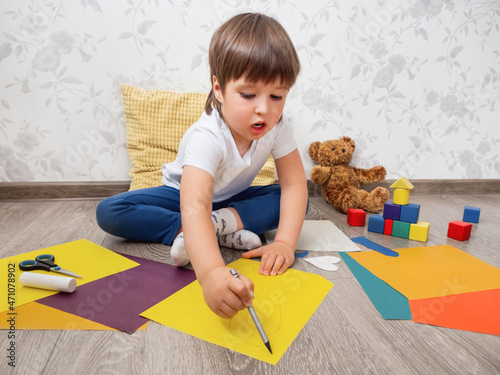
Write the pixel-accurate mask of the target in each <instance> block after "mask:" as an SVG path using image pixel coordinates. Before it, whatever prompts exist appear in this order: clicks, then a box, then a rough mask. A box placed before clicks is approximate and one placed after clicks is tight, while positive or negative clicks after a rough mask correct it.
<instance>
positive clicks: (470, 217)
mask: <svg viewBox="0 0 500 375" xmlns="http://www.w3.org/2000/svg"><path fill="white" fill-rule="evenodd" d="M480 214H481V209H480V208H479V207H472V206H465V209H464V217H463V219H462V221H465V222H467V223H476V224H477V223H479V215H480Z"/></svg>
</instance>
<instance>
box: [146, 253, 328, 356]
mask: <svg viewBox="0 0 500 375" xmlns="http://www.w3.org/2000/svg"><path fill="white" fill-rule="evenodd" d="M259 266H260V262H256V261H252V260H248V259H239V260H237V261H236V262H233V263H231V264H229V265H228V266H227V267H228V272H229V269H230V268H236V269H237V270H238V272H240V273H241V274H243V275H245V276H247V277H248V278H250V280H252V282H253V283H254V286H255V299H254V302H253V306H254V309H255V311H256V313H257V315H258V317H259V319H260V321H261V323H262V326H263V328H264V331H265V332H266V334H267V336H268V338H269V343H270V345H271V348H272V351H273V354H272V355H271V354H270V353H269V351H268V350H267V348H266V347H265V345H264V343H263V342H262V339H261V337H260V336H259V333H258V331H257V328H256V327H255V325H254V323H253V321H252V318H251V316H250V314H249V312H248V310H246V309H245V310H242V311H240V312H239V313H238V314H237V315H236V316H235V317H233V318H232V319H223V318H220V317H219V316H217V315H215V314H214V313H213V312H212V311H211V310H210V309H209V308H208V306H207V305H206V303H205V300H204V299H203V293H202V289H201V287H200V284H199V283H198V281H194V282H193V283H191V284H189V285H188V286H187V287H185V288H183V289H181V290H180V291H179V292H177V293H175V294H173V295H172V296H170V297H169V298H167V299H165V300H163V301H162V302H160V303H158V304H157V305H155V306H153V307H152V308H150V309H149V310H147V311H145V312H144V313H142V314H141V315H142V316H144V317H146V318H148V319H151V320H154V321H156V322H158V323H160V324H163V325H166V326H168V327H171V328H174V329H176V330H179V331H181V332H185V333H188V334H190V335H192V336H195V337H198V338H200V339H202V340H205V341H208V342H211V343H214V344H217V345H220V346H223V347H225V348H228V349H231V350H234V351H236V352H238V353H242V354H245V355H248V356H250V357H253V358H256V359H259V360H261V361H265V362H267V363H271V364H273V365H275V364H276V363H278V361H279V359H280V358H281V357H282V356H283V354H284V353H285V351H286V350H287V348H288V347H289V346H290V344H291V343H292V342H293V340H294V339H295V337H296V336H297V335H298V334H299V332H300V330H301V329H302V327H304V325H305V324H306V322H307V321H308V320H309V318H310V317H311V315H312V314H313V313H314V311H316V309H317V308H318V306H319V305H320V303H321V301H323V299H324V298H325V297H326V295H327V294H328V292H329V291H330V289H331V288H332V286H333V284H332V283H331V282H330V281H328V280H326V279H325V278H323V277H321V276H319V275H314V274H311V273H306V272H302V271H297V270H293V269H289V270H287V271H286V272H285V273H284V274H283V275H280V276H262V275H259V272H258V270H259Z"/></svg>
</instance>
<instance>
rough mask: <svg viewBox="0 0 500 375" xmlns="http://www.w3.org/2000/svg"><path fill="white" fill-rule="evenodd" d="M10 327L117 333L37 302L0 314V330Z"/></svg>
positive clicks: (142, 329)
mask: <svg viewBox="0 0 500 375" xmlns="http://www.w3.org/2000/svg"><path fill="white" fill-rule="evenodd" d="M11 319H13V320H11ZM11 323H12V324H11ZM147 325H148V323H146V324H144V325H143V326H142V327H141V328H139V329H138V330H139V331H144V330H145V329H146V328H147ZM12 327H14V328H15V329H16V330H17V329H38V330H45V329H46V330H73V331H118V330H117V329H115V328H111V327H108V326H105V325H102V324H99V323H96V322H93V321H92V320H88V319H85V318H82V317H79V316H77V315H73V314H70V313H67V312H65V311H61V310H57V309H54V308H53V307H49V306H45V305H42V304H40V303H37V302H29V303H26V304H24V305H22V306H19V307H17V308H16V309H15V310H14V311H13V312H11V311H4V312H2V313H0V329H7V330H8V329H11V328H12Z"/></svg>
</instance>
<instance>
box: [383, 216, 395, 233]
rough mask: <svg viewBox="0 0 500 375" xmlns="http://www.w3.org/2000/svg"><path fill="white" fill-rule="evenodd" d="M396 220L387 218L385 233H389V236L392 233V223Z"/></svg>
mask: <svg viewBox="0 0 500 375" xmlns="http://www.w3.org/2000/svg"><path fill="white" fill-rule="evenodd" d="M393 222H394V220H391V219H385V223H384V234H387V235H389V236H391V235H392V223H393Z"/></svg>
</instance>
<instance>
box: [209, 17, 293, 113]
mask: <svg viewBox="0 0 500 375" xmlns="http://www.w3.org/2000/svg"><path fill="white" fill-rule="evenodd" d="M208 61H209V65H210V80H211V81H212V79H213V77H214V76H215V77H217V80H218V82H219V84H220V86H221V89H222V92H223V93H224V89H225V87H226V83H227V82H229V81H231V80H237V79H239V78H240V77H242V76H245V78H246V79H247V80H249V81H250V82H257V81H264V82H265V83H271V82H274V81H276V80H279V81H280V84H285V85H287V86H288V87H292V86H293V84H294V83H295V79H296V78H297V75H298V74H299V71H300V62H299V57H298V56H297V52H296V51H295V48H294V46H293V43H292V41H291V40H290V37H289V36H288V34H287V32H286V31H285V29H284V28H283V26H281V25H280V23H279V22H278V21H276V20H275V19H274V18H272V17H269V16H266V15H264V14H260V13H243V14H239V15H237V16H234V17H233V18H231V19H229V20H228V21H226V22H225V23H224V24H223V25H222V26H220V27H219V28H218V29H217V31H216V32H215V33H214V35H213V36H212V40H211V42H210V48H209V52H208ZM213 107H216V108H217V110H218V111H219V112H221V110H220V103H219V101H218V100H217V99H216V98H215V95H214V93H213V88H212V90H210V93H209V94H208V98H207V102H206V104H205V111H206V112H207V113H208V114H210V113H212V108H213Z"/></svg>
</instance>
